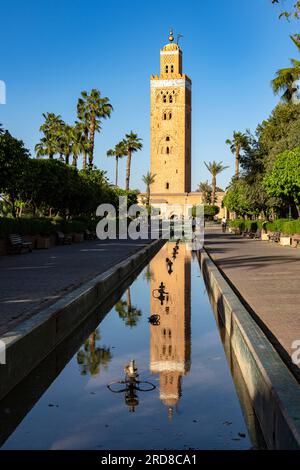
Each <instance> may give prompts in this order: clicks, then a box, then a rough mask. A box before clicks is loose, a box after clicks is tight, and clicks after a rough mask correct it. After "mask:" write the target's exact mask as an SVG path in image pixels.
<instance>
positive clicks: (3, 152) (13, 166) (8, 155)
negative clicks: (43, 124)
mask: <svg viewBox="0 0 300 470" xmlns="http://www.w3.org/2000/svg"><path fill="white" fill-rule="evenodd" d="M28 162H29V151H28V150H27V149H26V148H25V147H24V143H23V142H22V141H21V140H17V139H15V138H14V137H12V135H11V134H10V133H9V132H8V131H6V132H4V133H2V134H1V135H0V168H1V171H0V195H1V198H2V199H3V200H4V201H5V202H6V203H7V204H8V205H9V207H10V208H11V212H12V216H13V217H16V216H17V213H16V202H17V200H18V199H19V196H20V193H21V191H22V186H23V182H24V174H26V169H27V165H28Z"/></svg>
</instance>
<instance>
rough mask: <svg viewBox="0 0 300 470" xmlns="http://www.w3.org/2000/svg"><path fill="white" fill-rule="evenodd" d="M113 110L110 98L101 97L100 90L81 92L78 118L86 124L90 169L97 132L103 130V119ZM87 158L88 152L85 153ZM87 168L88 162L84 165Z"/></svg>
mask: <svg viewBox="0 0 300 470" xmlns="http://www.w3.org/2000/svg"><path fill="white" fill-rule="evenodd" d="M112 110H113V107H112V105H111V104H110V102H109V98H107V97H104V98H101V93H100V91H99V90H96V89H95V88H93V89H92V90H91V93H90V94H88V93H87V92H86V91H82V92H81V98H79V99H78V103H77V113H78V118H79V119H80V120H81V122H82V123H83V124H84V126H85V129H84V134H85V137H86V141H87V142H88V144H89V145H88V149H87V152H88V157H89V169H92V168H93V160H94V145H95V132H99V131H100V130H101V120H102V119H106V118H109V117H110V115H111V112H112ZM85 158H86V154H85ZM83 166H84V167H85V168H86V163H85V164H84V165H83Z"/></svg>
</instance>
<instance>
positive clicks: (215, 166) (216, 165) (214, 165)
mask: <svg viewBox="0 0 300 470" xmlns="http://www.w3.org/2000/svg"><path fill="white" fill-rule="evenodd" d="M204 164H205V166H206V168H207V169H208V171H209V172H210V174H211V176H212V179H211V188H212V190H211V203H212V204H214V203H215V199H216V187H217V175H219V174H220V173H222V171H224V170H226V168H229V167H228V166H224V165H223V162H215V160H214V161H212V162H209V163H206V162H204Z"/></svg>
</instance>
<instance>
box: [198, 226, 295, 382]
mask: <svg viewBox="0 0 300 470" xmlns="http://www.w3.org/2000/svg"><path fill="white" fill-rule="evenodd" d="M205 248H206V249H207V251H208V252H209V254H210V255H211V257H212V258H213V260H214V261H215V262H216V264H217V265H218V266H219V268H221V270H222V271H223V272H224V274H225V275H226V276H227V278H228V279H229V281H231V283H232V284H233V285H234V286H235V288H236V289H237V290H238V291H239V293H240V294H241V296H242V297H243V298H244V300H245V301H246V303H247V304H248V305H249V306H250V307H251V309H252V310H253V311H254V312H255V313H254V316H256V315H257V321H258V323H260V324H261V326H262V328H263V329H264V331H265V333H266V334H267V335H268V336H269V338H270V340H271V341H272V342H273V344H274V346H275V347H276V348H277V349H278V350H279V352H280V353H281V355H282V357H283V358H284V360H285V361H286V362H287V363H289V365H290V367H291V368H292V369H293V370H294V372H295V373H296V374H297V377H299V378H300V369H299V368H298V367H295V366H294V365H293V364H292V363H291V359H290V355H291V353H292V348H291V345H292V342H293V341H294V340H300V250H299V248H297V249H296V248H291V247H281V246H278V245H277V244H273V243H270V242H263V241H260V240H249V239H246V238H241V237H237V236H234V235H230V234H226V235H223V234H222V233H221V229H220V228H218V229H211V228H208V229H207V231H206V239H205ZM255 314H256V315H255ZM299 358H300V355H299Z"/></svg>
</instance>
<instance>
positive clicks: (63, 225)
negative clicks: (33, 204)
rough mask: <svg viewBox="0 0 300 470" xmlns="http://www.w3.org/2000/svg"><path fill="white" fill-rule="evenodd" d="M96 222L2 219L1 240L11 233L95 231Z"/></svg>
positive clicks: (39, 233) (0, 227)
mask: <svg viewBox="0 0 300 470" xmlns="http://www.w3.org/2000/svg"><path fill="white" fill-rule="evenodd" d="M95 227H96V221H92V220H90V219H79V220H77V219H74V220H67V221H66V220H64V219H61V218H52V219H51V218H36V219H33V218H21V219H12V218H6V217H0V238H7V237H8V235H9V234H11V233H19V234H20V235H51V234H55V233H56V232H57V231H58V230H61V231H62V232H64V233H71V232H84V230H86V229H89V230H95Z"/></svg>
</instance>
